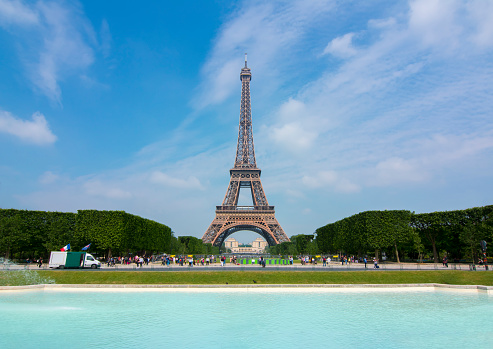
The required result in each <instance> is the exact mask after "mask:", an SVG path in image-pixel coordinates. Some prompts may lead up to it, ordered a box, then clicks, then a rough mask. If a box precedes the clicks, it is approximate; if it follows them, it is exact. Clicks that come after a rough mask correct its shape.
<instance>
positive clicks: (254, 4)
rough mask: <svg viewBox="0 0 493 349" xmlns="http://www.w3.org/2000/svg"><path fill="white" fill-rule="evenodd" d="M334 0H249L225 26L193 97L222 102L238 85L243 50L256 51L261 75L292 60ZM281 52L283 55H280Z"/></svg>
mask: <svg viewBox="0 0 493 349" xmlns="http://www.w3.org/2000/svg"><path fill="white" fill-rule="evenodd" d="M333 3H334V1H332V0H320V1H304V0H298V1H289V2H285V1H273V2H269V3H265V2H263V1H246V2H244V3H243V4H242V5H240V6H239V8H238V9H237V11H235V12H234V13H233V15H232V16H231V18H230V19H229V20H228V21H227V22H226V23H225V24H224V25H223V26H222V27H221V29H220V31H219V34H218V36H217V38H216V40H215V42H214V46H213V48H212V50H211V54H210V56H209V57H208V59H207V61H206V63H205V64H204V66H203V68H202V73H203V76H204V79H203V80H204V82H203V84H202V85H201V86H200V88H199V91H198V95H197V97H196V98H195V100H194V101H193V104H194V106H195V107H196V108H199V109H200V108H203V107H206V106H208V105H214V104H217V103H221V102H223V101H224V100H225V99H226V98H228V97H230V96H231V94H232V92H234V91H236V89H235V87H237V83H238V76H239V68H240V67H242V66H243V54H244V53H245V52H250V53H251V56H252V57H254V59H253V61H254V65H255V72H254V74H259V75H261V74H262V75H264V76H266V75H270V76H273V75H275V74H277V73H278V72H279V71H278V68H275V69H272V67H276V66H277V67H278V66H279V65H282V64H284V65H289V62H290V60H289V59H285V58H286V57H288V56H289V52H290V51H292V50H293V49H294V48H293V47H294V46H295V45H296V43H298V42H300V40H301V39H302V38H303V36H304V34H305V33H306V31H307V29H308V28H309V27H310V26H311V25H313V23H316V20H317V18H319V17H320V16H321V15H322V14H324V13H327V12H329V11H330V10H331V9H332V8H333ZM280 56H281V57H283V59H280Z"/></svg>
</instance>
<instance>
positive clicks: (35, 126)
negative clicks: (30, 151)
mask: <svg viewBox="0 0 493 349" xmlns="http://www.w3.org/2000/svg"><path fill="white" fill-rule="evenodd" d="M0 132H4V133H8V134H11V135H13V136H15V137H18V138H19V139H20V140H21V141H23V142H26V143H33V144H36V145H47V144H52V143H54V142H55V141H56V139H57V137H56V136H55V135H54V134H53V133H52V132H51V130H50V127H49V126H48V122H47V121H46V119H45V117H44V115H43V114H41V113H40V112H36V113H34V114H33V115H32V120H22V119H19V118H17V117H15V116H13V115H12V114H11V113H9V112H6V111H0Z"/></svg>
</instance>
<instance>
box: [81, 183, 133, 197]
mask: <svg viewBox="0 0 493 349" xmlns="http://www.w3.org/2000/svg"><path fill="white" fill-rule="evenodd" d="M84 188H85V190H86V193H87V194H89V195H91V196H101V197H104V198H109V199H130V198H131V197H132V194H131V193H130V192H128V191H125V190H123V189H121V188H119V187H116V186H115V185H113V184H110V183H103V182H101V181H99V180H90V181H87V182H86V183H85V184H84Z"/></svg>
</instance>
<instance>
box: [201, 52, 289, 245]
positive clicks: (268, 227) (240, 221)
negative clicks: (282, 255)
mask: <svg viewBox="0 0 493 349" xmlns="http://www.w3.org/2000/svg"><path fill="white" fill-rule="evenodd" d="M240 80H241V107H240V126H239V130H238V144H237V148H236V160H235V164H234V167H233V168H232V169H231V170H229V173H230V176H231V177H230V180H229V186H228V190H227V191H226V195H225V196H224V200H223V204H222V205H221V206H216V218H214V220H213V221H212V223H211V225H210V226H209V229H207V231H206V232H205V234H204V236H203V237H202V241H203V242H204V243H212V244H213V245H214V246H221V245H222V243H223V242H224V240H225V239H226V238H227V237H228V236H229V235H231V234H233V233H235V232H237V231H240V230H251V231H253V232H256V233H258V234H260V235H261V236H263V237H264V238H265V239H266V240H267V242H268V243H269V245H270V246H272V245H275V244H278V243H281V242H285V241H289V238H288V237H287V235H286V233H284V230H283V229H282V228H281V226H280V224H279V222H278V221H277V219H276V217H275V211H274V206H269V203H268V202H267V197H266V196H265V193H264V189H263V187H262V182H261V181H260V173H261V171H260V169H259V168H257V163H256V161H255V150H254V147H253V132H252V111H251V105H250V81H251V80H252V73H251V71H250V68H248V66H247V55H246V53H245V67H244V68H242V69H241V73H240ZM241 188H248V189H250V192H251V195H252V201H253V206H238V198H239V195H240V189H241Z"/></svg>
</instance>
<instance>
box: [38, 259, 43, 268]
mask: <svg viewBox="0 0 493 349" xmlns="http://www.w3.org/2000/svg"><path fill="white" fill-rule="evenodd" d="M42 265H43V258H41V257H40V258H39V259H38V268H41V266H42Z"/></svg>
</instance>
